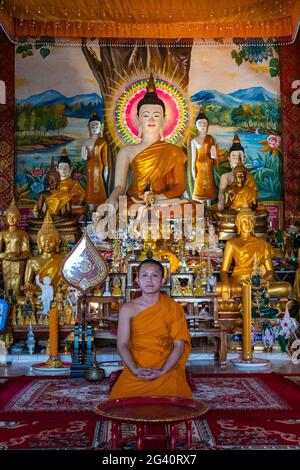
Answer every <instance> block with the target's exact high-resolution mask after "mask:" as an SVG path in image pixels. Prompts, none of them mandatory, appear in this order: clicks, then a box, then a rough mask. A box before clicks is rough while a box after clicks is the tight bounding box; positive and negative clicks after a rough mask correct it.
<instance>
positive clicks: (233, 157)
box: [228, 150, 245, 170]
mask: <svg viewBox="0 0 300 470" xmlns="http://www.w3.org/2000/svg"><path fill="white" fill-rule="evenodd" d="M239 158H240V159H241V162H242V163H244V160H245V156H244V152H243V151H242V150H232V152H230V155H229V157H228V160H229V163H230V167H231V169H232V170H234V168H235V167H236V166H237V164H238V163H239Z"/></svg>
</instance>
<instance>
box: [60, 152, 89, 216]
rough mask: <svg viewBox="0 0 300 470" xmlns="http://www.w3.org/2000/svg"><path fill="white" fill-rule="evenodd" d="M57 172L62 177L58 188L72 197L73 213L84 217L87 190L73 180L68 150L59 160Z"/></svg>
mask: <svg viewBox="0 0 300 470" xmlns="http://www.w3.org/2000/svg"><path fill="white" fill-rule="evenodd" d="M57 171H58V173H59V176H60V182H59V185H58V188H59V189H60V190H61V191H65V192H67V193H68V194H69V195H70V196H71V199H70V201H71V212H72V214H75V215H79V216H80V215H82V214H84V212H85V208H84V206H83V201H84V198H85V190H84V189H83V187H82V186H81V184H80V183H79V182H78V181H75V180H74V179H73V178H72V172H73V167H72V164H71V160H70V159H69V157H68V152H67V149H64V150H63V151H62V153H61V156H60V158H59V160H58V164H57Z"/></svg>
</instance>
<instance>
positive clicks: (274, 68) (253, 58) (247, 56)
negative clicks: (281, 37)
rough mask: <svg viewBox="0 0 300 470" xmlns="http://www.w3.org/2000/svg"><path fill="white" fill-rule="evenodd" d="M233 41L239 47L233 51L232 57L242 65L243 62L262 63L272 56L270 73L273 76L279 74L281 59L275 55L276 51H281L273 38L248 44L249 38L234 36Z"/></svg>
mask: <svg viewBox="0 0 300 470" xmlns="http://www.w3.org/2000/svg"><path fill="white" fill-rule="evenodd" d="M233 42H234V43H235V44H236V45H237V46H238V49H237V50H236V49H233V50H232V51H231V57H232V58H233V60H234V61H235V63H236V64H237V65H238V66H240V65H242V64H243V62H250V63H256V64H257V63H258V62H260V63H262V62H263V61H267V60H269V59H270V58H271V60H270V62H269V74H270V76H271V77H272V78H274V77H277V76H279V60H278V58H277V57H274V53H275V54H278V53H279V46H277V45H274V44H273V40H272V39H268V40H267V41H263V40H262V39H261V41H260V42H259V44H253V45H252V44H247V39H241V38H234V39H233Z"/></svg>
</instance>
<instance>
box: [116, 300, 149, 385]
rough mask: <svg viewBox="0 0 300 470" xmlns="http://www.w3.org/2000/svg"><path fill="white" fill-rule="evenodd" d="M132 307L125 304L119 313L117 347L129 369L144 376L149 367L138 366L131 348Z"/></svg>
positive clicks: (137, 374) (141, 376)
mask: <svg viewBox="0 0 300 470" xmlns="http://www.w3.org/2000/svg"><path fill="white" fill-rule="evenodd" d="M130 322H131V316H130V307H129V306H128V305H123V307H122V308H121V310H120V313H119V321H118V333H117V349H118V353H119V354H120V356H121V358H122V360H123V362H124V363H125V364H126V366H127V367H128V369H129V370H130V371H131V372H132V373H133V374H134V375H136V376H137V377H140V378H143V375H145V374H147V372H148V369H143V368H140V367H137V365H136V363H135V362H134V359H133V357H132V355H131V352H130V350H129V340H130V329H131V327H130Z"/></svg>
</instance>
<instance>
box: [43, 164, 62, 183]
mask: <svg viewBox="0 0 300 470" xmlns="http://www.w3.org/2000/svg"><path fill="white" fill-rule="evenodd" d="M45 182H46V186H47V188H49V189H56V188H57V187H58V185H59V182H60V174H59V172H58V171H57V170H56V168H55V166H54V158H53V157H52V159H51V166H50V170H48V171H47V173H46V178H45Z"/></svg>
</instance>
